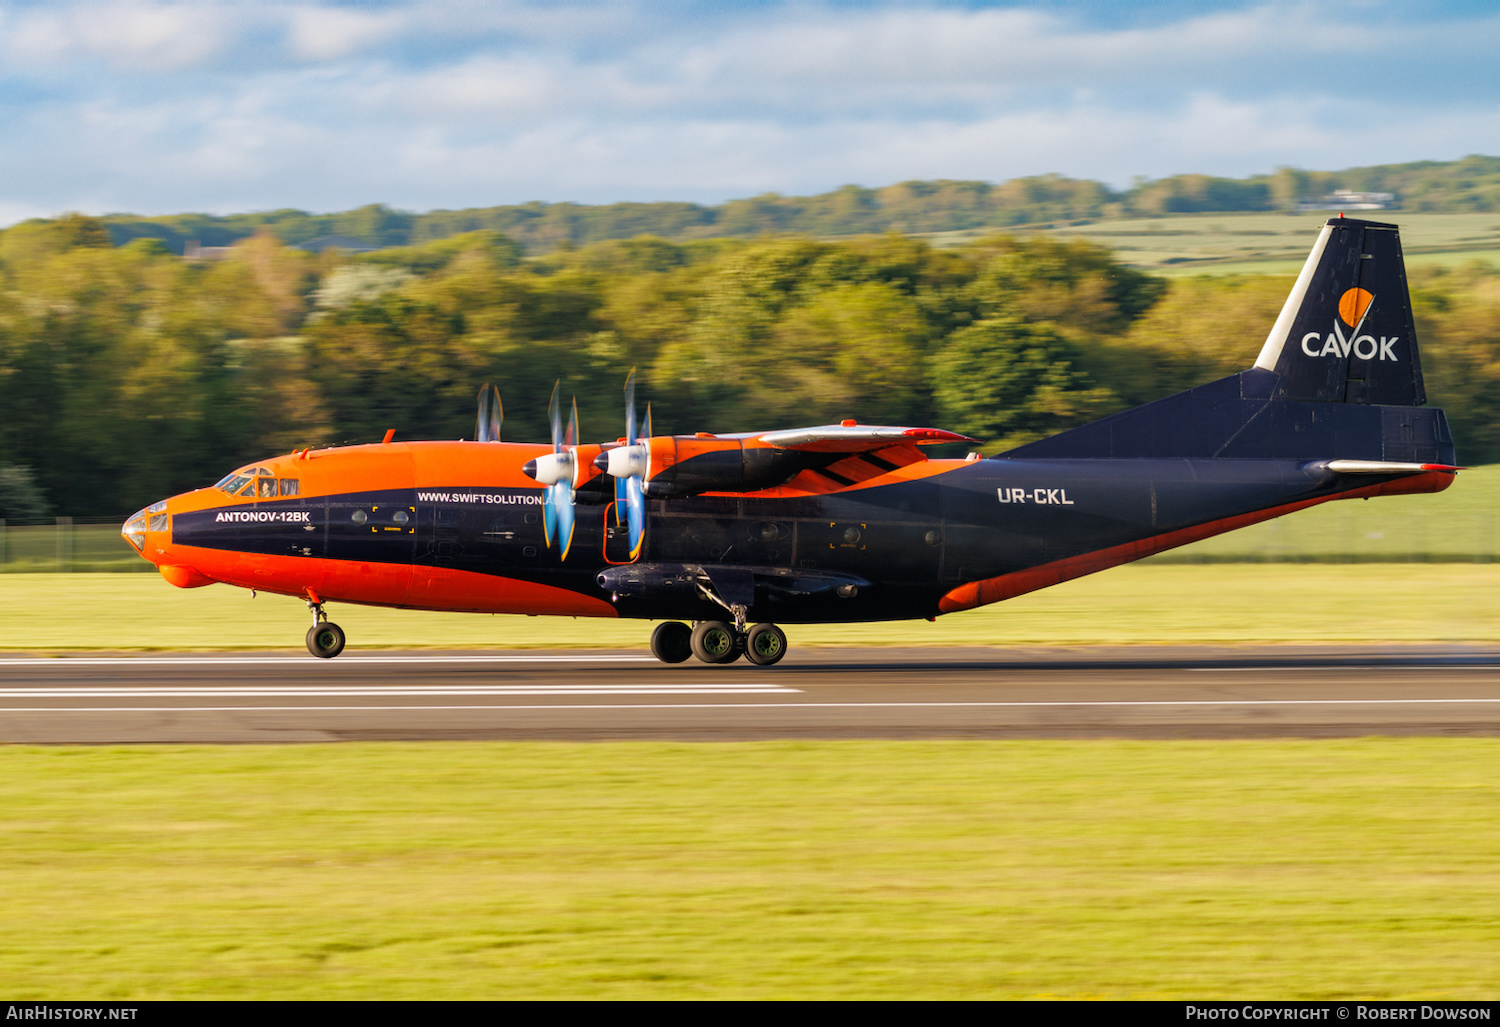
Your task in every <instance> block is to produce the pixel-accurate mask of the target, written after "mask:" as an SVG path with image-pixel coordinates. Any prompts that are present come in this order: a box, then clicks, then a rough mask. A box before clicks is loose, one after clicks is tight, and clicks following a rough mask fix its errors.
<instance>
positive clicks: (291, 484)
mask: <svg viewBox="0 0 1500 1027" xmlns="http://www.w3.org/2000/svg"><path fill="white" fill-rule="evenodd" d="M299 484H300V483H299V482H298V480H297V479H296V478H282V479H281V494H282V495H283V496H295V495H296V494H297V488H298V485H299Z"/></svg>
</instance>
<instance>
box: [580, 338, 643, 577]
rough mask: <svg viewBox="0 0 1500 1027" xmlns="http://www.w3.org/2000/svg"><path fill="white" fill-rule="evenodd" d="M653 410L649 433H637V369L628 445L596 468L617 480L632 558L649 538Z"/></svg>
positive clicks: (629, 381)
mask: <svg viewBox="0 0 1500 1027" xmlns="http://www.w3.org/2000/svg"><path fill="white" fill-rule="evenodd" d="M650 438H651V408H650V407H649V406H648V407H647V408H646V432H645V434H644V435H641V436H637V435H636V432H635V368H633V367H632V368H631V369H630V374H629V375H627V376H626V378H625V444H624V445H623V446H617V447H615V448H614V449H611V450H609V451H607V452H605V453H601V454H599V458H598V459H597V460H595V461H594V466H595V467H598V468H599V469H600V470H602V471H608V472H609V473H610V474H611V475H613V476H614V479H615V523H616V524H619V523H620V522H621V521H622V520H623V521H624V522H625V523H626V524H627V525H628V526H629V539H630V558H631V559H632V560H634V559H635V558H636V557H637V556H639V555H640V552H641V541H642V540H643V539H644V538H645V536H646V493H645V480H646V475H647V473H648V472H649V471H650V469H651V447H650V443H649V441H647V440H649V439H650Z"/></svg>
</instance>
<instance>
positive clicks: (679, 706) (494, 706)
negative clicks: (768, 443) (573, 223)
mask: <svg viewBox="0 0 1500 1027" xmlns="http://www.w3.org/2000/svg"><path fill="white" fill-rule="evenodd" d="M736 687H740V686H736ZM763 690H764V691H784V692H793V691H796V689H783V688H780V686H776V685H771V686H764V689H763ZM727 691H728V689H719V688H715V687H712V686H706V687H705V688H704V690H703V691H702V692H699V693H695V694H713V693H719V692H727ZM45 694H47V695H51V696H55V695H58V693H56V692H48V693H45ZM113 694H119V693H113ZM551 694H554V695H555V694H557V693H556V692H553V693H551ZM570 694H587V693H570ZM610 694H621V693H610ZM1465 703H1467V704H1477V705H1494V704H1500V698H1474V699H1118V700H1110V699H1106V700H1095V699H1084V700H1073V701H1068V700H1046V701H1042V700H1037V701H1031V702H1026V701H1017V702H765V703H753V702H737V703H714V702H705V703H569V704H566V705H562V704H557V705H543V704H540V703H524V704H512V705H507V704H503V703H484V704H457V703H445V704H442V705H431V706H417V705H412V704H409V703H408V704H404V705H400V706H377V705H361V706H3V707H0V713H222V712H232V711H233V712H255V711H257V710H258V711H261V712H273V711H293V710H301V711H324V712H332V711H354V710H366V711H370V710H406V711H409V712H410V711H422V710H433V711H440V710H774V709H788V710H807V709H837V710H851V709H941V708H955V707H967V708H974V707H988V708H996V709H1004V708H1028V707H1064V708H1074V709H1077V708H1079V707H1121V708H1129V707H1145V706H1177V707H1184V708H1195V707H1224V706H1444V705H1454V704H1465Z"/></svg>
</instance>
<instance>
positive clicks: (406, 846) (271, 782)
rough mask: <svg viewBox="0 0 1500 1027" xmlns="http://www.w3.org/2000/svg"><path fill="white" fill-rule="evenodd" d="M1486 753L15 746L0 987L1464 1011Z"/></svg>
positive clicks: (1494, 845) (1495, 846)
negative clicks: (1134, 1002)
mask: <svg viewBox="0 0 1500 1027" xmlns="http://www.w3.org/2000/svg"><path fill="white" fill-rule="evenodd" d="M1496 808H1500V745H1497V743H1496V742H1494V741H1493V740H1454V739H1443V740H1439V739H1403V740H1389V739H1366V740H1356V741H1318V742H1312V741H1281V742H1213V743H1193V742H1172V743H1139V742H1116V741H1100V742H940V743H939V742H834V743H816V744H812V743H793V742H781V743H744V744H739V743H736V744H722V745H688V744H639V743H631V744H625V743H621V744H613V743H611V744H570V745H563V744H548V743H542V744H498V743H497V744H397V745H355V744H346V745H337V746H322V745H318V746H283V747H258V746H245V747H219V748H212V747H181V748H179V747H151V748H130V749H127V748H94V749H79V748H50V749H36V748H10V749H8V750H0V904H3V908H4V910H5V930H4V931H3V932H0V990H3V991H4V992H5V994H6V996H7V997H8V998H9V999H11V1000H26V999H40V998H62V997H68V996H88V997H90V998H95V999H116V1000H123V999H160V998H287V999H298V998H534V997H551V998H578V997H600V998H656V997H674V998H692V997H715V998H729V997H742V998H783V997H826V998H834V997H839V998H847V997H874V998H1010V997H1032V996H1058V997H1103V998H1113V997H1118V998H1126V997H1149V998H1200V999H1204V998H1214V997H1224V998H1230V997H1276V998H1284V999H1335V998H1340V999H1342V998H1354V997H1360V998H1369V999H1380V998H1484V997H1490V996H1493V995H1494V993H1495V990H1496V987H1497V985H1500V969H1497V967H1500V823H1497V821H1496V819H1495V817H1494V811H1495V809H1496Z"/></svg>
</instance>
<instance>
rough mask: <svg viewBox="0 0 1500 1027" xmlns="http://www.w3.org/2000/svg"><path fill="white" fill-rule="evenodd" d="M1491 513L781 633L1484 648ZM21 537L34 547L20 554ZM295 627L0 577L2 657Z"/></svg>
mask: <svg viewBox="0 0 1500 1027" xmlns="http://www.w3.org/2000/svg"><path fill="white" fill-rule="evenodd" d="M1497 510H1500V468H1496V467H1482V468H1475V469H1473V470H1471V471H1465V472H1464V473H1463V474H1461V475H1460V476H1459V480H1458V481H1457V482H1456V483H1455V484H1454V485H1453V486H1452V487H1451V488H1449V489H1448V490H1447V491H1445V492H1442V493H1439V494H1437V495H1433V496H1397V497H1391V498H1384V499H1378V500H1374V501H1372V502H1368V503H1365V502H1357V501H1355V502H1338V503H1328V504H1325V505H1324V506H1321V507H1317V508H1314V509H1312V510H1307V511H1304V512H1302V513H1298V514H1293V515H1291V516H1289V517H1283V518H1278V519H1277V520H1274V521H1269V522H1267V523H1265V524H1260V525H1254V526H1252V527H1250V528H1246V529H1244V530H1242V531H1237V532H1231V533H1230V534H1227V535H1222V536H1220V537H1218V538H1214V539H1208V540H1205V541H1203V542H1200V543H1197V544H1195V545H1191V546H1185V547H1183V548H1181V549H1177V550H1173V551H1172V552H1170V553H1166V554H1163V555H1162V556H1159V557H1154V558H1152V559H1151V560H1147V561H1144V562H1142V563H1140V564H1135V565H1132V566H1127V567H1121V568H1117V569H1115V570H1112V571H1107V572H1105V573H1103V574H1100V575H1095V576H1093V577H1090V578H1084V579H1081V580H1079V581H1075V582H1069V583H1067V584H1064V585H1061V586H1058V587H1056V588H1053V589H1048V590H1045V591H1043V592H1038V593H1033V594H1032V595H1028V596H1022V597H1020V598H1018V599H1013V600H1011V601H1010V602H1006V603H1001V604H999V605H996V606H992V607H987V608H984V609H981V610H974V611H970V612H967V613H962V614H955V615H952V616H948V617H942V618H939V620H938V621H937V622H936V623H935V624H929V623H927V622H925V621H915V622H908V623H900V624H893V625H892V624H873V625H850V626H846V627H837V626H801V625H797V626H792V627H790V628H789V631H790V635H791V639H792V643H793V645H796V646H802V645H925V644H931V645H1031V644H1057V645H1087V644H1092V643H1108V644H1121V643H1126V644H1128V643H1132V642H1153V643H1160V642H1215V643H1218V642H1223V643H1247V644H1248V643H1264V642H1278V641H1279V642H1343V641H1351V642H1359V641H1371V642H1374V641H1411V642H1431V641H1462V642H1486V641H1493V640H1495V639H1496V638H1497V637H1500V636H1497V633H1500V587H1497V586H1500V562H1496V561H1497V557H1500V553H1497V552H1496V546H1497V545H1500V531H1497V524H1496V521H1497V519H1500V515H1497V513H1496V511H1497ZM78 530H79V531H80V532H83V531H85V529H83V528H79V529H78ZM87 530H88V531H94V532H96V533H97V532H103V533H107V535H108V536H109V537H107V538H105V537H103V536H101V537H99V538H94V537H93V536H89V538H90V541H89V542H88V543H87V545H86V546H84V545H74V546H72V547H71V548H72V550H73V551H74V552H78V551H81V550H85V551H88V552H90V553H96V554H104V553H107V552H109V551H110V550H109V549H108V548H106V543H107V544H108V545H109V546H112V547H114V548H117V549H119V550H123V552H124V557H125V563H124V566H129V567H136V566H140V567H146V568H147V569H148V570H149V565H148V564H146V563H145V561H143V560H140V559H139V558H138V557H136V556H135V555H134V554H133V553H131V552H130V550H129V549H128V547H126V546H125V544H124V543H123V542H122V541H120V540H119V538H118V537H117V535H116V530H115V529H114V528H113V527H111V526H107V525H106V526H101V527H100V528H98V529H94V528H90V529H87ZM26 531H33V532H36V537H30V536H27V538H28V541H25V542H24V543H23V542H20V541H17V538H18V537H20V536H21V532H26ZM50 531H52V529H11V535H12V541H11V545H12V547H13V548H15V549H18V550H22V551H24V552H36V553H43V552H46V551H48V550H49V548H50V549H51V550H55V549H56V548H57V546H56V544H55V542H54V541H53V540H52V539H51V538H50V537H42V536H43V535H45V534H46V533H48V532H50ZM25 546H29V547H30V548H29V549H25V548H23V547H25ZM37 559H41V557H37ZM1396 561H1411V562H1404V563H1403V562H1396ZM21 566H27V565H25V564H23V565H21ZM330 610H331V611H332V615H333V617H334V619H335V620H336V621H337V622H338V623H339V624H340V625H342V626H343V627H344V628H345V630H346V631H348V633H349V637H350V644H351V646H353V647H354V648H372V647H386V648H420V647H434V648H464V647H489V646H501V647H504V646H526V647H537V646H567V647H594V646H608V647H631V648H639V647H641V646H642V645H644V642H645V639H646V637H647V636H648V634H649V632H650V625H649V624H647V623H645V622H639V621H623V622H622V621H610V620H587V619H586V620H568V619H555V618H526V617H487V616H475V615H472V614H442V613H422V612H411V611H401V610H378V609H371V608H365V607H355V606H341V605H338V604H332V605H331V606H330ZM308 623H309V621H308V615H307V612H306V610H305V609H304V607H303V606H302V605H301V603H299V602H298V601H297V600H294V599H288V598H285V597H281V596H273V595H264V594H263V595H261V596H260V597H259V598H256V599H251V598H250V594H249V593H248V592H245V591H243V590H240V589H235V588H230V587H228V586H225V585H211V586H209V587H208V588H204V589H194V590H190V591H183V590H180V589H175V588H172V587H171V586H169V585H167V584H166V583H165V582H164V581H162V580H161V579H160V578H159V577H158V576H157V575H155V574H154V573H147V574H35V573H29V574H28V573H8V574H4V575H0V650H5V649H11V650H18V649H22V650H67V649H180V648H187V649H215V648H233V649H256V648H297V647H298V646H299V645H300V643H301V638H302V633H303V631H305V629H306V626H307V624H308Z"/></svg>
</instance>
